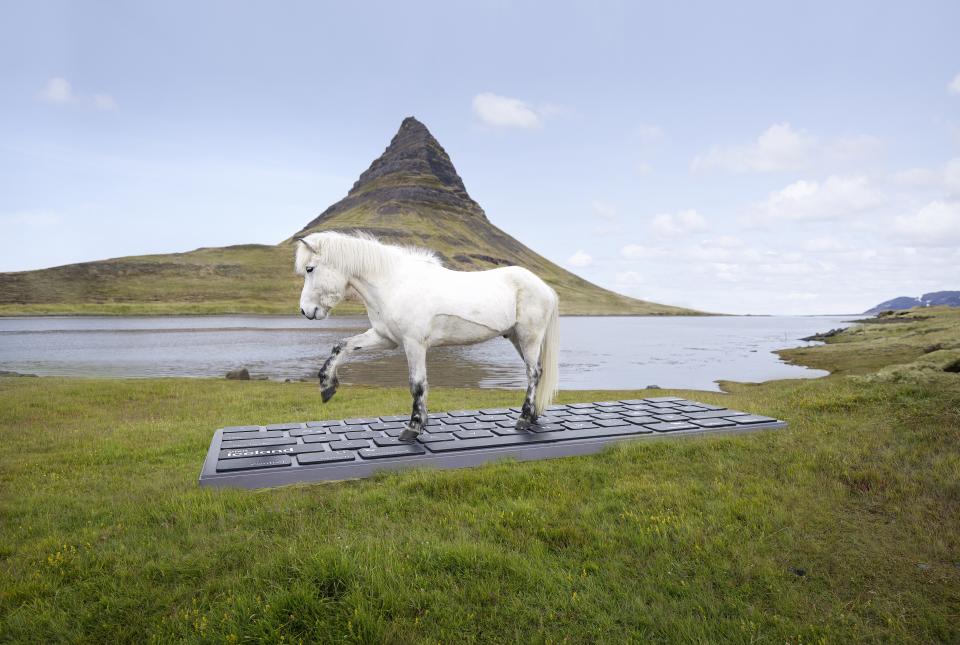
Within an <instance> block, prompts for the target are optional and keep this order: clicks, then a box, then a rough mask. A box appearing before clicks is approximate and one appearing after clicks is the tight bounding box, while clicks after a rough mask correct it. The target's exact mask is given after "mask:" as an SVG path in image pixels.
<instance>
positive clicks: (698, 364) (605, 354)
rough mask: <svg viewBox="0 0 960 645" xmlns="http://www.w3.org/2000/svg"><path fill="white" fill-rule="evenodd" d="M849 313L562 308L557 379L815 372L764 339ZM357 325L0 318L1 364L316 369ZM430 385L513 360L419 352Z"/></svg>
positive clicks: (498, 343)
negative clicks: (577, 312) (569, 312)
mask: <svg viewBox="0 0 960 645" xmlns="http://www.w3.org/2000/svg"><path fill="white" fill-rule="evenodd" d="M852 317H853V316H763V317H733V316H680V317H671V316H651V317H563V318H561V319H560V338H561V342H560V345H561V351H560V386H561V387H562V388H563V389H572V390H577V389H579V390H583V389H636V388H641V387H645V386H648V385H658V386H660V387H663V388H689V389H698V390H718V389H719V388H718V387H717V384H716V382H715V381H717V380H719V379H724V380H732V381H750V382H758V381H766V380H771V379H784V378H813V377H818V376H824V375H825V374H826V372H824V371H822V370H813V369H808V368H804V367H799V366H794V365H787V364H786V363H784V362H783V361H781V360H780V359H779V357H778V356H777V355H776V354H773V353H772V352H773V350H776V349H783V348H787V347H798V346H803V345H809V344H810V343H805V342H802V341H800V340H799V339H800V338H802V337H804V336H809V335H811V334H813V333H815V332H819V331H826V330H828V329H831V328H834V327H845V326H848V325H849V323H848V322H846V321H849V320H850V319H851V318H852ZM365 329H367V319H366V317H364V316H339V317H334V318H330V319H327V320H323V321H310V320H306V319H304V318H299V317H292V316H291V317H287V316H157V317H146V316H144V317H140V316H132V317H95V316H89V317H86V316H84V317H66V316H65V317H17V318H0V370H8V371H15V372H21V373H30V374H37V375H40V376H104V377H125V378H129V377H134V378H137V377H158V376H194V377H211V376H214V377H216V376H223V375H224V374H225V373H226V372H227V371H228V370H231V369H235V368H238V367H247V368H248V369H249V370H250V373H251V374H252V375H253V376H254V377H257V376H260V377H267V378H270V379H277V380H284V379H288V378H289V379H301V378H303V379H315V378H316V374H317V369H318V368H319V367H320V365H322V364H323V361H324V360H325V359H326V357H327V355H328V354H329V351H330V348H331V347H332V346H333V344H334V343H335V342H336V341H337V340H339V339H342V338H345V337H347V336H351V335H353V334H356V333H360V332H362V331H364V330H365ZM428 374H429V380H430V383H431V384H432V385H437V386H440V385H448V386H460V387H477V386H479V387H504V388H516V387H524V386H525V385H526V377H525V374H524V368H523V362H522V361H521V360H520V357H519V356H518V355H517V353H516V351H515V350H514V349H513V346H512V345H511V344H510V342H509V341H507V340H505V339H503V338H495V339H493V340H490V341H487V342H485V343H481V344H479V345H473V346H469V347H444V348H436V349H433V350H431V352H430V354H429V355H428ZM340 380H341V382H342V383H345V384H347V383H365V384H370V385H390V386H406V383H407V372H406V361H405V359H404V357H403V355H402V353H401V352H400V351H399V350H392V351H377V352H368V353H363V352H357V353H356V354H354V356H353V357H352V358H351V360H350V362H349V363H347V364H345V365H344V367H343V368H342V369H341V371H340Z"/></svg>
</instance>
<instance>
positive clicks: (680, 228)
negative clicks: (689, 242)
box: [650, 209, 707, 237]
mask: <svg viewBox="0 0 960 645" xmlns="http://www.w3.org/2000/svg"><path fill="white" fill-rule="evenodd" d="M650 225H651V227H652V228H653V230H654V232H655V233H657V234H658V235H662V236H664V237H674V236H677V235H685V234H687V233H696V232H699V231H705V230H706V229H707V221H706V220H705V219H703V217H702V216H701V215H700V214H699V213H697V211H695V210H693V209H688V210H684V211H680V212H678V213H676V214H671V213H661V214H660V215H656V216H654V218H653V220H652V221H651V224H650Z"/></svg>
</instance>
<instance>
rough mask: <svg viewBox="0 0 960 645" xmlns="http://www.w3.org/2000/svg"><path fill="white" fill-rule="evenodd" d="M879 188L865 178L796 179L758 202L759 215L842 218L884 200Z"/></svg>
mask: <svg viewBox="0 0 960 645" xmlns="http://www.w3.org/2000/svg"><path fill="white" fill-rule="evenodd" d="M884 201H885V198H884V195H883V194H882V193H880V191H878V190H877V189H875V188H874V187H873V186H871V185H870V182H869V181H868V180H867V178H866V177H863V176H859V177H839V176H836V175H833V176H831V177H828V178H827V179H826V181H823V182H818V181H805V180H800V181H795V182H793V183H792V184H790V185H789V186H787V187H785V188H783V189H781V190H778V191H775V192H773V193H771V194H770V196H769V197H767V200H766V201H765V202H763V204H761V207H760V210H761V216H762V217H763V218H767V219H774V220H826V219H842V218H844V217H846V216H848V215H850V214H852V213H858V212H861V211H864V210H866V209H869V208H874V207H876V206H879V205H881V204H882V203H884Z"/></svg>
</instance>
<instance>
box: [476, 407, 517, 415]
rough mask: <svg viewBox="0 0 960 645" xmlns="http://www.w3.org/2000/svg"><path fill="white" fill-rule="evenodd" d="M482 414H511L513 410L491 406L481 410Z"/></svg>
mask: <svg viewBox="0 0 960 645" xmlns="http://www.w3.org/2000/svg"><path fill="white" fill-rule="evenodd" d="M480 412H481V413H482V414H510V413H511V412H512V410H510V409H509V408H490V409H487V410H480Z"/></svg>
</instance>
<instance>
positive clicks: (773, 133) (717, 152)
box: [692, 123, 817, 172]
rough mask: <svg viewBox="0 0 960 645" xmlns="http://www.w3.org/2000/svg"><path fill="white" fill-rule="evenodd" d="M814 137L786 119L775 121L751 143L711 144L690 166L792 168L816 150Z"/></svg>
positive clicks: (743, 169) (761, 169)
mask: <svg viewBox="0 0 960 645" xmlns="http://www.w3.org/2000/svg"><path fill="white" fill-rule="evenodd" d="M816 147H817V139H816V137H814V136H813V135H811V134H809V133H807V132H806V131H804V130H795V129H794V128H793V126H791V125H790V124H789V123H777V124H774V125H772V126H770V127H769V128H767V129H766V131H764V132H763V133H762V134H761V135H760V136H759V137H758V138H757V141H756V142H755V143H752V144H750V145H747V146H734V147H729V148H723V147H713V148H711V149H710V150H709V151H708V152H707V153H705V154H702V155H697V156H696V157H694V159H693V164H692V167H693V169H694V170H708V169H712V168H716V169H720V170H729V171H732V172H747V171H757V172H771V171H775V170H792V169H797V168H801V167H803V166H804V165H806V163H807V160H808V158H809V157H810V155H811V153H812V152H813V151H814V150H816Z"/></svg>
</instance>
